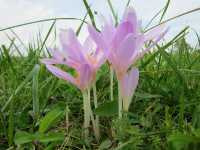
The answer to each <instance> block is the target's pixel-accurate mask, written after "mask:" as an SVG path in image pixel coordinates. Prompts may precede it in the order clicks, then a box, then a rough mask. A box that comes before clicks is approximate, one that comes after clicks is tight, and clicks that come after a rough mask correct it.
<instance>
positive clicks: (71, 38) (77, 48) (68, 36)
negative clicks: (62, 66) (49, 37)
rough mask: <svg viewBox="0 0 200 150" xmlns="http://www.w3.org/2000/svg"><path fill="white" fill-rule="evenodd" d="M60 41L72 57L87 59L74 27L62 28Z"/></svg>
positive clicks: (81, 59)
mask: <svg viewBox="0 0 200 150" xmlns="http://www.w3.org/2000/svg"><path fill="white" fill-rule="evenodd" d="M60 42H61V45H62V48H63V51H65V52H66V54H67V55H68V56H69V57H71V59H76V60H79V61H85V59H84V55H83V47H82V45H81V44H80V42H79V41H78V39H77V37H76V34H75V33H74V31H73V30H72V29H68V30H61V32H60Z"/></svg>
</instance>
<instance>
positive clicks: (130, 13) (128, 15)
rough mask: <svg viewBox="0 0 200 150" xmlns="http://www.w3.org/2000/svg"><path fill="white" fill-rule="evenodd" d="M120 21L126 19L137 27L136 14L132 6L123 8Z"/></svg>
mask: <svg viewBox="0 0 200 150" xmlns="http://www.w3.org/2000/svg"><path fill="white" fill-rule="evenodd" d="M122 21H123V22H126V21H128V22H131V23H132V25H133V26H134V27H135V28H136V27H137V24H138V21H137V15H136V12H135V10H134V8H133V7H128V8H127V9H126V10H125V12H124V15H123V19H122Z"/></svg>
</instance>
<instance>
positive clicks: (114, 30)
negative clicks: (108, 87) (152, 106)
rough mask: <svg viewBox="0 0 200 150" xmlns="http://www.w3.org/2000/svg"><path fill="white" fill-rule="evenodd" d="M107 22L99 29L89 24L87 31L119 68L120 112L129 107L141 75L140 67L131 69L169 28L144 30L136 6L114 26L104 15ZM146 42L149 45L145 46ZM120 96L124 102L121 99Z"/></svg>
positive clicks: (128, 10)
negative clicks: (99, 30)
mask: <svg viewBox="0 0 200 150" xmlns="http://www.w3.org/2000/svg"><path fill="white" fill-rule="evenodd" d="M104 22H105V23H104V26H103V27H102V30H101V32H100V33H99V32H97V31H96V30H95V28H94V27H92V26H91V25H88V31H89V33H90V36H91V37H92V39H93V40H94V41H95V42H96V44H97V45H98V47H99V48H101V49H102V50H103V51H104V53H105V55H106V56H107V59H108V61H109V62H110V64H111V65H112V68H113V69H114V70H115V72H116V75H117V79H118V83H119V115H120V116H121V109H123V110H124V111H127V110H128V107H129V105H130V100H131V97H132V95H133V92H134V90H135V88H136V87H137V84H138V79H139V72H138V71H137V69H134V70H131V71H130V72H129V71H128V69H129V68H130V67H131V66H132V65H134V64H135V63H136V61H138V60H139V59H141V58H142V57H143V56H144V54H145V53H147V52H149V50H151V48H152V47H153V46H155V45H156V44H157V43H158V42H159V41H160V40H161V39H162V38H163V36H164V35H165V34H166V32H167V30H165V31H163V26H158V27H156V28H154V29H152V30H150V31H149V32H147V33H143V32H141V31H140V29H141V22H140V21H138V19H137V16H136V13H135V11H134V9H133V8H127V10H126V11H125V13H124V15H123V19H122V21H121V22H120V24H119V25H118V26H117V27H115V26H114V24H113V22H112V20H110V21H107V20H106V19H104ZM145 44H147V45H149V46H148V47H147V48H145ZM129 81H130V82H132V83H129ZM131 84H134V85H131ZM125 87H126V88H125ZM124 88H125V89H126V90H124ZM121 96H122V100H123V103H122V101H121V100H120V99H121Z"/></svg>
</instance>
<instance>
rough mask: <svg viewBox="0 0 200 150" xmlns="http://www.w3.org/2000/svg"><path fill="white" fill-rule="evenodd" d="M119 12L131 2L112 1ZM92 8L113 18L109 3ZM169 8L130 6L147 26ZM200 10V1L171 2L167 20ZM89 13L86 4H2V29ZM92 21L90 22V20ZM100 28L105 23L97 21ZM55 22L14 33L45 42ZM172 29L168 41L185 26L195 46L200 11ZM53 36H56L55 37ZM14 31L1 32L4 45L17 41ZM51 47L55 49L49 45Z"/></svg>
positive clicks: (61, 24) (70, 0)
mask: <svg viewBox="0 0 200 150" xmlns="http://www.w3.org/2000/svg"><path fill="white" fill-rule="evenodd" d="M111 1H112V3H113V6H114V9H115V11H116V12H117V14H118V15H119V18H120V17H121V16H122V14H123V11H124V8H125V5H126V3H127V0H111ZM88 2H89V4H90V6H91V8H92V9H93V10H94V11H96V12H97V13H98V14H102V15H104V16H106V17H109V16H110V15H111V12H110V10H109V7H108V3H107V0H88ZM165 4H166V0H132V1H131V3H130V5H131V6H132V7H134V8H135V10H136V12H137V15H138V18H139V19H141V20H142V22H143V26H145V25H146V24H147V23H148V21H149V20H150V19H151V18H152V17H153V16H154V15H155V14H156V13H157V12H158V11H159V10H160V9H161V8H162V7H164V6H165ZM197 7H200V0H189V1H188V0H171V4H170V7H169V9H168V11H167V13H166V16H165V18H164V19H168V18H170V17H173V16H175V15H178V14H180V13H183V12H185V11H188V10H191V9H194V8H197ZM85 13H86V10H85V7H84V5H83V2H82V0H0V20H1V23H0V29H2V28H5V27H9V26H13V25H17V24H21V23H25V22H29V21H35V20H39V19H46V18H52V17H77V18H83V17H84V15H85ZM98 18H99V17H98V16H96V20H98ZM88 20H89V19H88ZM97 23H98V24H101V22H99V21H97ZM51 24H52V22H46V23H39V24H34V25H28V26H23V27H19V28H15V29H13V31H14V32H15V33H16V34H17V35H18V36H19V37H20V39H21V40H22V41H23V42H24V43H28V42H31V41H33V40H35V39H37V37H38V35H40V36H41V37H42V38H44V37H45V35H46V34H47V31H48V29H49V28H50V26H51ZM79 24H80V22H79V21H69V20H68V21H66V20H62V21H58V22H57V23H56V27H57V29H58V30H59V29H60V28H74V29H77V28H78V26H79ZM166 26H167V27H170V31H169V33H168V38H170V37H172V36H173V35H175V34H177V33H178V32H180V31H181V30H182V29H183V28H184V27H185V26H190V27H191V29H192V30H191V32H190V34H189V35H188V41H189V42H190V43H192V44H195V43H196V41H197V39H196V37H195V34H194V31H193V30H195V31H196V32H198V33H200V11H199V12H196V13H193V14H190V15H187V16H184V17H181V18H179V19H177V20H175V21H172V22H170V23H167V24H166ZM52 36H53V35H52ZM86 36H87V30H86V27H84V28H83V30H82V32H81V34H80V39H81V40H83V39H84V37H86ZM13 37H14V34H13V33H12V32H11V31H4V32H0V44H4V43H6V42H9V38H11V39H12V38H13ZM48 42H49V46H51V45H54V43H53V42H52V41H48Z"/></svg>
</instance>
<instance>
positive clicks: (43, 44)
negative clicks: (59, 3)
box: [39, 20, 56, 55]
mask: <svg viewBox="0 0 200 150" xmlns="http://www.w3.org/2000/svg"><path fill="white" fill-rule="evenodd" d="M55 23H56V20H55V21H53V23H52V25H51V27H50V28H49V30H48V32H47V35H46V36H45V39H44V41H43V42H42V46H41V48H40V50H39V55H40V53H41V51H42V49H43V48H44V46H45V43H46V41H47V39H48V38H49V35H50V33H51V31H52V30H53V27H54V25H55Z"/></svg>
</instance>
